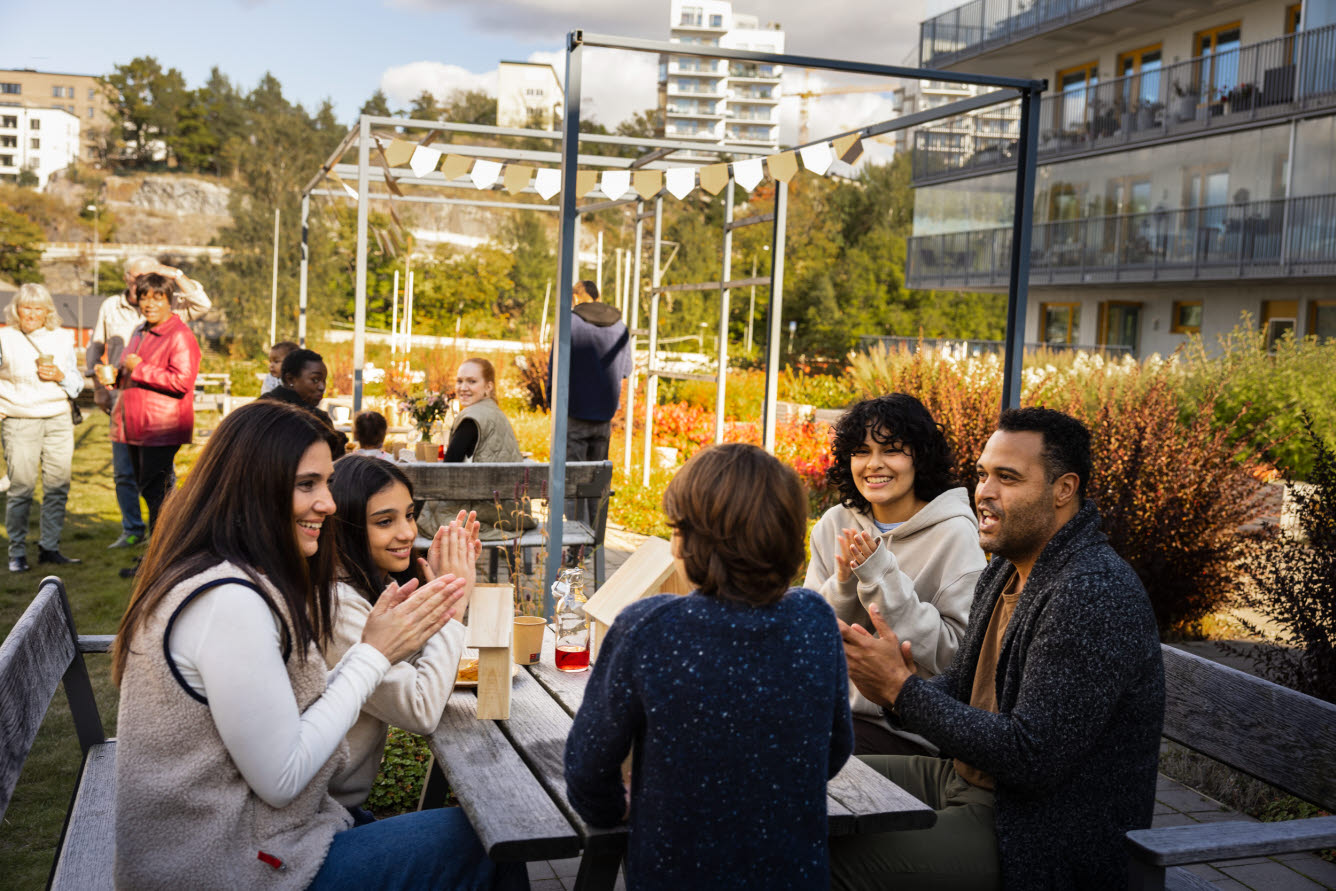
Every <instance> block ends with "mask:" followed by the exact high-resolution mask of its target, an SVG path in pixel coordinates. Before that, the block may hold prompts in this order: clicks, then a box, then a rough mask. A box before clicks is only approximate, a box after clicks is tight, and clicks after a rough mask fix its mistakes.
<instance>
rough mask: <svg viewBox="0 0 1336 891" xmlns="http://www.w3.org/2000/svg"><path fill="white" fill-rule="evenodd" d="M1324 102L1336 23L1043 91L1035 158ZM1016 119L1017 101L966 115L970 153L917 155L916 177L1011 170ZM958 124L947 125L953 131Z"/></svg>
mask: <svg viewBox="0 0 1336 891" xmlns="http://www.w3.org/2000/svg"><path fill="white" fill-rule="evenodd" d="M1329 105H1336V25H1331V26H1327V27H1325V28H1315V29H1313V30H1309V31H1304V32H1300V33H1297V34H1290V35H1287V36H1285V37H1278V38H1275V39H1273V40H1267V41H1263V42H1261V43H1254V44H1249V45H1248V46H1243V47H1239V48H1237V49H1233V50H1229V51H1227V52H1222V53H1219V54H1217V55H1214V56H1198V57H1196V58H1192V59H1188V60H1187V61H1185V62H1179V63H1177V64H1174V65H1167V66H1164V67H1163V68H1158V69H1154V70H1149V71H1142V72H1140V73H1138V74H1133V75H1129V76H1127V77H1119V78H1116V79H1114V80H1110V81H1106V82H1105V83H1101V84H1094V85H1091V86H1088V87H1082V88H1080V89H1076V90H1069V91H1067V92H1065V93H1050V94H1047V95H1045V96H1044V99H1043V102H1042V103H1041V106H1040V113H1039V114H1040V117H1039V127H1040V130H1039V155H1038V156H1039V158H1040V159H1041V160H1048V159H1053V158H1059V157H1062V156H1064V155H1075V154H1080V153H1082V152H1086V151H1091V150H1098V149H1108V148H1117V147H1118V146H1122V145H1129V144H1135V143H1137V142H1144V141H1147V140H1152V139H1159V138H1164V137H1167V136H1171V135H1175V134H1181V135H1187V134H1196V133H1199V132H1202V131H1210V130H1211V129H1219V128H1221V127H1234V126H1237V125H1239V124H1244V123H1246V122H1249V121H1254V120H1266V119H1269V118H1276V117H1284V116H1286V115H1290V114H1294V113H1295V112H1298V111H1305V110H1310V109H1314V108H1320V107H1323V106H1329ZM1019 118H1020V111H1019V109H1018V108H1017V107H1016V106H1015V105H1012V106H1005V107H1000V108H994V109H990V110H989V111H987V112H984V113H981V114H976V115H971V116H964V117H963V120H964V121H965V122H966V124H967V125H968V126H969V127H971V128H972V129H973V133H972V134H971V139H970V140H969V142H970V144H969V145H968V146H967V148H966V150H964V151H961V152H959V153H957V154H944V153H940V152H936V153H929V152H916V153H915V156H914V163H913V176H914V178H915V180H921V179H926V178H934V177H939V176H943V175H948V174H952V173H954V172H956V171H983V170H1004V169H1007V168H1009V167H1012V166H1014V165H1015V162H1016V143H1017V138H1018V136H1019V133H1020V120H1019ZM961 121H962V118H955V119H952V130H953V132H959V127H958V126H957V125H958V124H959V123H960V122H961ZM930 141H931V133H928V132H925V131H924V130H920V131H918V132H916V133H915V148H928V147H929V146H928V143H929V142H930Z"/></svg>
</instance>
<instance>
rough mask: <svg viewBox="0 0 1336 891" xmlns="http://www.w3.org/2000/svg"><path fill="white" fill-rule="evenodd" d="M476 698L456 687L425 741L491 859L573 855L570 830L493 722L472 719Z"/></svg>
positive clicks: (575, 841)
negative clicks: (439, 721)
mask: <svg viewBox="0 0 1336 891" xmlns="http://www.w3.org/2000/svg"><path fill="white" fill-rule="evenodd" d="M476 710H477V697H476V696H475V695H474V694H473V693H472V692H471V691H467V690H456V691H455V692H454V693H453V694H451V696H450V700H449V702H448V703H447V704H446V706H445V711H444V713H443V714H442V715H441V723H440V724H439V725H437V728H436V730H435V732H433V733H432V735H431V739H430V740H429V742H430V745H431V750H432V753H433V754H434V755H435V756H436V762H437V764H439V765H440V767H441V772H442V773H444V774H445V778H446V779H447V780H448V781H449V782H450V788H451V789H452V790H454V793H455V797H456V798H457V799H458V800H459V804H460V806H461V807H462V808H463V809H464V813H466V814H468V818H469V822H470V823H472V824H473V829H474V831H475V832H477V833H478V838H479V839H480V840H481V841H482V845H483V848H484V849H486V851H487V854H488V856H489V857H491V858H492V859H493V860H498V861H505V860H549V859H560V858H564V857H574V856H576V855H577V854H579V853H580V848H581V840H580V836H579V834H578V833H577V832H576V830H575V828H574V827H572V826H571V824H570V822H569V821H568V820H567V819H566V818H565V816H564V815H563V814H562V812H561V811H560V810H558V809H557V806H556V804H554V803H553V801H552V799H551V797H549V795H548V793H547V790H546V789H545V788H543V786H542V785H540V784H539V782H538V780H537V779H535V777H534V775H533V772H532V771H531V770H530V768H529V766H528V765H527V764H525V762H524V760H523V759H522V758H520V755H519V753H518V752H516V751H515V748H514V746H513V745H512V744H511V742H510V740H509V739H507V738H506V736H505V735H504V734H503V733H502V732H501V728H500V727H499V726H497V722H495V721H479V720H478V718H477V717H476Z"/></svg>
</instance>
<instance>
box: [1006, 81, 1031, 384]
mask: <svg viewBox="0 0 1336 891" xmlns="http://www.w3.org/2000/svg"><path fill="white" fill-rule="evenodd" d="M1039 101H1040V96H1039V91H1037V90H1023V91H1022V92H1021V139H1020V143H1019V144H1018V145H1017V151H1018V152H1019V156H1018V157H1017V159H1016V207H1015V214H1014V217H1013V221H1012V233H1011V276H1010V280H1009V282H1008V284H1007V335H1006V338H1007V342H1006V353H1005V357H1004V362H1003V369H1002V408H1004V409H1006V408H1017V407H1018V406H1020V404H1021V368H1022V366H1023V365H1024V364H1025V310H1026V305H1025V304H1026V301H1027V300H1028V299H1029V292H1030V235H1031V231H1030V230H1031V224H1032V222H1033V220H1034V180H1035V159H1036V155H1037V154H1038V149H1039V114H1038V110H1039Z"/></svg>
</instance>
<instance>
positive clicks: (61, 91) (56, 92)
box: [51, 87, 65, 99]
mask: <svg viewBox="0 0 1336 891" xmlns="http://www.w3.org/2000/svg"><path fill="white" fill-rule="evenodd" d="M51 95H52V96H54V97H55V98H57V99H59V98H60V97H62V96H64V95H65V88H64V87H52V88H51Z"/></svg>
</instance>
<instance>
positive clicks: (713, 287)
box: [649, 275, 771, 294]
mask: <svg viewBox="0 0 1336 891" xmlns="http://www.w3.org/2000/svg"><path fill="white" fill-rule="evenodd" d="M770 284H771V282H770V276H768V275H758V276H756V277H755V278H735V279H733V280H732V281H727V282H692V283H690V284H685V285H664V286H663V287H661V288H650V289H649V292H650V293H651V294H668V293H673V292H678V291H718V290H721V289H723V288H745V287H747V286H748V285H761V286H763V287H767V288H768V287H770Z"/></svg>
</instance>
